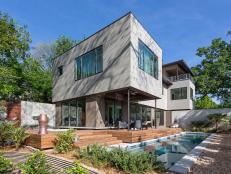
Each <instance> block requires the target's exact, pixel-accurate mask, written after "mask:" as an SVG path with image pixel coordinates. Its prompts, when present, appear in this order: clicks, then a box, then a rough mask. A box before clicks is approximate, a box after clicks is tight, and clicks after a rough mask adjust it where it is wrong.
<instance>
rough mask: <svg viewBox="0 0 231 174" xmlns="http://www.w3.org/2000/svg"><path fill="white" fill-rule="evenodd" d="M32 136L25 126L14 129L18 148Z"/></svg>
mask: <svg viewBox="0 0 231 174" xmlns="http://www.w3.org/2000/svg"><path fill="white" fill-rule="evenodd" d="M29 136H30V134H29V133H27V132H26V130H25V129H24V128H21V127H18V128H15V129H14V131H13V135H12V139H13V141H14V143H15V146H16V150H18V149H19V147H20V146H21V145H22V143H23V142H24V141H25V140H26V138H28V137H29Z"/></svg>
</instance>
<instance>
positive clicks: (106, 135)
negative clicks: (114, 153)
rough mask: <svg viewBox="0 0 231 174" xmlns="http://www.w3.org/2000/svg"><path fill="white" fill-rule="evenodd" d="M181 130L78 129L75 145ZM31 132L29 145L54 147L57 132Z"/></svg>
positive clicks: (135, 139)
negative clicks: (44, 133) (41, 133)
mask: <svg viewBox="0 0 231 174" xmlns="http://www.w3.org/2000/svg"><path fill="white" fill-rule="evenodd" d="M179 132H181V129H179V128H160V129H148V130H121V129H119V130H76V132H75V134H76V136H78V137H79V141H78V142H76V143H75V146H76V147H80V148H84V147H87V146H88V145H89V144H94V143H99V144H103V145H112V144H119V143H135V142H140V141H145V140H150V139H154V138H158V137H163V136H167V135H172V134H176V133H179ZM30 133H31V135H30V137H29V138H28V139H27V140H26V144H27V145H29V146H32V147H35V148H38V149H49V148H53V147H54V141H55V138H56V134H57V132H48V134H46V135H39V134H38V133H36V131H31V132H30Z"/></svg>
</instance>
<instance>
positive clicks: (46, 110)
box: [21, 101, 55, 127]
mask: <svg viewBox="0 0 231 174" xmlns="http://www.w3.org/2000/svg"><path fill="white" fill-rule="evenodd" d="M40 114H47V116H48V118H49V122H48V125H49V127H55V105H54V104H48V103H37V102H29V101H21V126H23V127H24V126H26V127H27V126H29V127H30V126H38V121H37V120H34V119H33V117H34V116H39V115H40Z"/></svg>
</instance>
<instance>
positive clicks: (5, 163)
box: [0, 153, 13, 174]
mask: <svg viewBox="0 0 231 174" xmlns="http://www.w3.org/2000/svg"><path fill="white" fill-rule="evenodd" d="M12 171H13V163H12V162H11V161H10V160H8V159H6V158H5V157H3V155H2V153H0V173H1V174H10V173H11V172H12Z"/></svg>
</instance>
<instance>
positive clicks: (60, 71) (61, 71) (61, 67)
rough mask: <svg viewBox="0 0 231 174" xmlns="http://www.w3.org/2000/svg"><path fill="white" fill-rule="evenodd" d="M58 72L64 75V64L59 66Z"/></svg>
mask: <svg viewBox="0 0 231 174" xmlns="http://www.w3.org/2000/svg"><path fill="white" fill-rule="evenodd" d="M58 74H59V76H61V75H63V65H61V66H59V67H58Z"/></svg>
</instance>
